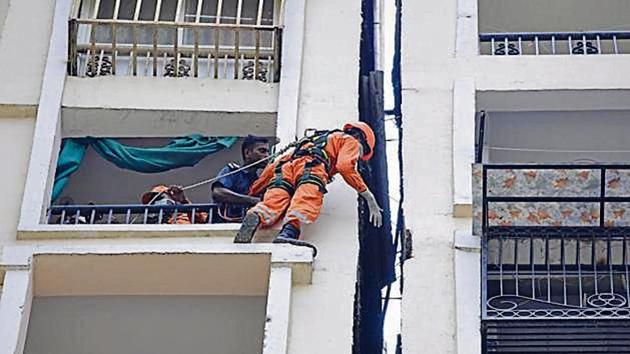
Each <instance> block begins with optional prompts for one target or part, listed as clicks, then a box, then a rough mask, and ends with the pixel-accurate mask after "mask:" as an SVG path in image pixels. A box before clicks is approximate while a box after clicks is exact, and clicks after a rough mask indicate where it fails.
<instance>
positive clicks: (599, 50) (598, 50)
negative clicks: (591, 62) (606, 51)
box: [597, 34, 602, 54]
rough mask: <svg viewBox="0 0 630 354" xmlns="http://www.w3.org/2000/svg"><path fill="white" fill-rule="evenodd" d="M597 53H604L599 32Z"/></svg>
mask: <svg viewBox="0 0 630 354" xmlns="http://www.w3.org/2000/svg"><path fill="white" fill-rule="evenodd" d="M597 54H602V40H601V38H600V37H599V34H598V35H597Z"/></svg>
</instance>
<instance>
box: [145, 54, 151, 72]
mask: <svg viewBox="0 0 630 354" xmlns="http://www.w3.org/2000/svg"><path fill="white" fill-rule="evenodd" d="M149 63H151V51H149V50H147V56H146V58H145V60H144V76H149Z"/></svg>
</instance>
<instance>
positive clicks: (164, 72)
mask: <svg viewBox="0 0 630 354" xmlns="http://www.w3.org/2000/svg"><path fill="white" fill-rule="evenodd" d="M167 64H168V53H167V52H164V53H163V55H162V66H161V67H162V76H164V75H165V74H166V70H165V68H166V65H167Z"/></svg>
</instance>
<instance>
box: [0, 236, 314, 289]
mask: <svg viewBox="0 0 630 354" xmlns="http://www.w3.org/2000/svg"><path fill="white" fill-rule="evenodd" d="M178 254H179V255H209V256H211V255H215V256H216V255H270V257H271V264H272V265H273V266H281V267H282V266H286V267H290V268H291V269H292V270H293V274H292V279H293V282H294V283H295V284H310V283H311V281H312V271H313V268H312V264H313V254H312V251H311V250H310V249H308V248H305V247H295V246H291V245H277V244H231V243H228V244H205V245H197V244H195V245H173V244H160V243H155V244H150V245H147V244H124V245H103V244H100V245H76V246H75V245H62V244H56V245H20V246H8V247H5V248H4V249H3V253H2V260H1V261H0V269H2V270H18V269H30V267H32V264H33V258H34V257H36V256H44V255H45V256H55V255H58V256H68V255H76V256H87V255H94V256H99V255H100V256H115V255H178Z"/></svg>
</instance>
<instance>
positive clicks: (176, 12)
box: [175, 0, 184, 29]
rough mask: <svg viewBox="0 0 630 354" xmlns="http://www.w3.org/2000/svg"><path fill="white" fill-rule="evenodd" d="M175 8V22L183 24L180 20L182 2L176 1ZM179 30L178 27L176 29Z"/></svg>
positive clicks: (180, 0)
mask: <svg viewBox="0 0 630 354" xmlns="http://www.w3.org/2000/svg"><path fill="white" fill-rule="evenodd" d="M176 6H177V7H175V22H179V21H181V22H184V21H183V20H182V18H181V15H182V0H177V5H176ZM177 29H179V27H177Z"/></svg>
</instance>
